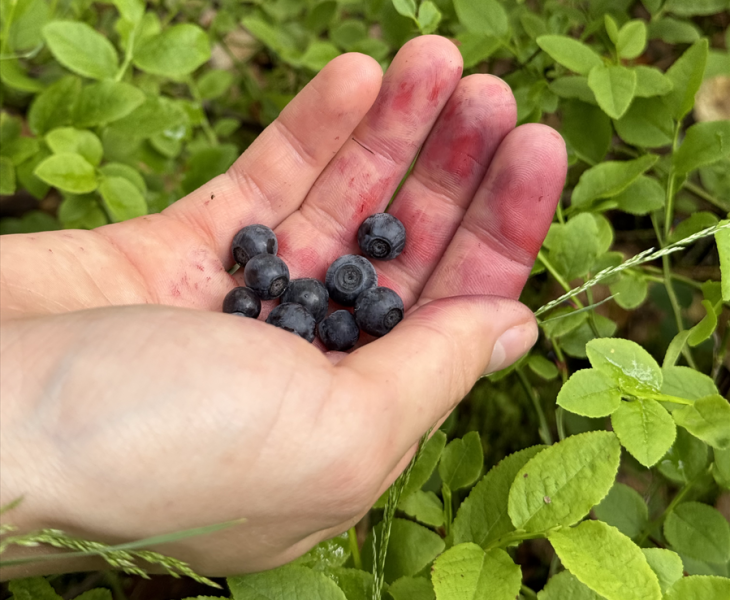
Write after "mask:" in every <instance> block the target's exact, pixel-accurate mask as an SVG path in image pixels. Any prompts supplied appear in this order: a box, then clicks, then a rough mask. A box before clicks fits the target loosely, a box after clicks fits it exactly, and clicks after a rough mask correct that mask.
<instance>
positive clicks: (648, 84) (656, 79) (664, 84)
mask: <svg viewBox="0 0 730 600" xmlns="http://www.w3.org/2000/svg"><path fill="white" fill-rule="evenodd" d="M632 70H633V71H634V72H635V73H636V91H635V92H634V95H635V96H636V97H637V98H651V97H652V96H663V95H664V94H668V93H669V92H671V91H672V88H673V87H674V86H673V84H672V80H671V79H669V77H667V76H666V75H664V73H662V72H661V71H660V70H659V69H656V68H654V67H649V66H646V65H637V66H635V67H633V69H632Z"/></svg>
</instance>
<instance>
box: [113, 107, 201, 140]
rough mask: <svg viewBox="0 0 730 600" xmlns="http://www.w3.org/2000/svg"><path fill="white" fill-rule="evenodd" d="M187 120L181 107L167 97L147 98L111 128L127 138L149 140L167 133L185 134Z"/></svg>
mask: <svg viewBox="0 0 730 600" xmlns="http://www.w3.org/2000/svg"><path fill="white" fill-rule="evenodd" d="M186 120H187V117H186V115H185V112H184V111H183V109H182V108H181V106H180V105H179V104H178V103H176V102H174V101H172V100H170V99H168V98H165V97H157V98H147V99H146V100H145V101H144V102H143V103H142V104H140V105H139V106H138V107H137V108H135V109H134V110H133V111H132V112H131V113H129V114H128V115H127V116H125V117H123V118H121V119H119V120H118V121H114V123H113V124H112V125H111V126H110V129H112V130H113V131H115V132H119V133H122V134H124V136H125V137H138V138H148V137H152V136H154V135H157V134H158V133H163V132H165V131H172V130H180V132H181V133H184V123H185V121H186Z"/></svg>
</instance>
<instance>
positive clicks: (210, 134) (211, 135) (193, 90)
mask: <svg viewBox="0 0 730 600" xmlns="http://www.w3.org/2000/svg"><path fill="white" fill-rule="evenodd" d="M187 84H188V89H189V90H190V94H191V95H192V96H193V99H194V100H195V101H196V102H197V103H198V104H199V105H200V107H201V112H202V114H203V122H202V123H201V124H200V126H201V127H202V128H203V131H204V132H205V135H206V137H207V138H208V141H209V142H210V143H211V145H213V146H217V145H218V136H217V135H216V134H215V131H213V128H212V127H211V126H210V121H209V120H208V115H207V114H206V112H205V108H203V99H202V98H201V97H200V92H199V91H198V86H197V85H195V81H194V80H193V78H192V77H188V78H187Z"/></svg>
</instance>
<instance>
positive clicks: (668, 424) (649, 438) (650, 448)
mask: <svg viewBox="0 0 730 600" xmlns="http://www.w3.org/2000/svg"><path fill="white" fill-rule="evenodd" d="M611 425H612V426H613V430H614V432H615V433H616V435H617V436H618V439H619V440H621V445H622V446H623V447H624V448H626V449H627V450H628V451H629V452H630V453H631V455H632V456H633V457H634V458H635V459H636V460H638V461H639V462H640V463H641V464H642V465H644V466H645V467H651V466H653V465H654V464H656V463H657V462H658V461H659V459H660V458H661V457H662V456H664V455H665V454H666V452H667V450H668V449H669V447H670V446H671V445H672V443H673V442H674V438H675V437H676V435H677V428H676V427H675V425H674V421H673V420H672V417H671V416H670V415H669V413H668V412H667V411H666V409H665V408H664V407H663V406H662V405H661V404H659V403H658V402H656V401H655V400H645V399H642V398H639V399H637V400H634V401H633V402H622V403H621V406H620V408H619V409H618V410H617V411H616V412H614V413H613V414H612V415H611Z"/></svg>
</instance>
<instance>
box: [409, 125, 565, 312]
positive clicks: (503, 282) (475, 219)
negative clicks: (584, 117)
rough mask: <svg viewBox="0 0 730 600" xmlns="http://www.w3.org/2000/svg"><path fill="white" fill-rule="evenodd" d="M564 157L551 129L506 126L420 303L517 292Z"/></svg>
mask: <svg viewBox="0 0 730 600" xmlns="http://www.w3.org/2000/svg"><path fill="white" fill-rule="evenodd" d="M566 170H567V158H566V153H565V143H564V142H563V138H562V137H560V134H558V133H557V132H556V131H555V130H553V129H552V128H550V127H548V126H546V125H539V124H530V125H522V126H521V127H518V128H517V129H515V130H513V131H512V132H510V133H509V134H508V135H507V137H506V138H505V139H504V141H503V142H502V144H501V145H500V147H499V149H498V150H497V153H496V155H495V157H494V159H493V160H492V163H491V164H490V166H489V170H488V172H487V176H486V178H485V180H484V182H483V183H482V185H481V186H480V188H479V190H478V191H477V193H476V196H475V197H474V201H473V202H472V204H471V206H470V207H469V210H468V211H467V212H466V215H465V216H464V219H463V221H462V223H461V225H460V226H459V229H458V230H457V232H456V234H455V235H454V238H453V240H452V242H451V244H450V245H449V247H448V249H447V250H446V253H445V254H444V256H443V258H442V259H441V261H440V262H439V264H438V266H437V267H436V270H435V271H434V273H433V275H431V278H430V279H429V281H428V283H427V284H426V286H425V288H424V290H423V294H422V296H421V298H420V299H419V300H418V304H424V303H426V302H428V301H430V300H433V299H435V298H444V297H448V296H454V295H460V294H465V295H466V294H494V295H499V296H504V297H507V298H518V297H519V295H520V293H521V291H522V288H523V286H524V285H525V282H526V281H527V278H528V276H529V274H530V270H531V268H532V264H533V262H534V260H535V257H536V256H537V253H538V251H539V250H540V246H541V245H542V242H543V240H544V238H545V235H546V234H547V230H548V228H549V227H550V223H551V222H552V218H553V214H554V212H555V206H556V204H557V202H558V200H559V198H560V194H561V191H562V189H563V184H564V183H565V174H566Z"/></svg>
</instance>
